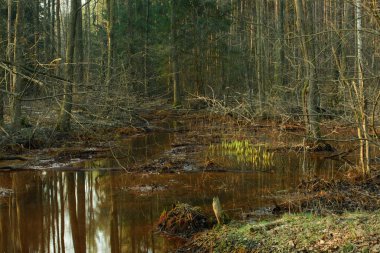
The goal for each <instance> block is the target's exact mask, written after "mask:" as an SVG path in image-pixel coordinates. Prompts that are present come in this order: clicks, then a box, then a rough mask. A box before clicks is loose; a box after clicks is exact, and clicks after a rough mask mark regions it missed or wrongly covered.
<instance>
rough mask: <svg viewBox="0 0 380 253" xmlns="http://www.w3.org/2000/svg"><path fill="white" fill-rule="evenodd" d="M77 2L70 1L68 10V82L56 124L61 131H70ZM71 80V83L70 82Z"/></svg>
mask: <svg viewBox="0 0 380 253" xmlns="http://www.w3.org/2000/svg"><path fill="white" fill-rule="evenodd" d="M78 8H79V6H78V1H77V0H71V10H70V16H71V18H70V23H69V29H68V36H67V49H66V79H67V80H69V81H68V82H65V85H64V97H63V105H62V108H61V114H60V118H59V122H58V129H60V130H62V131H69V130H70V121H71V110H72V107H73V94H72V93H73V83H71V82H72V81H73V80H74V65H73V64H74V51H75V36H76V30H77V29H76V21H77V10H78ZM70 80H71V82H70Z"/></svg>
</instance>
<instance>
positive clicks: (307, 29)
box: [294, 0, 321, 141]
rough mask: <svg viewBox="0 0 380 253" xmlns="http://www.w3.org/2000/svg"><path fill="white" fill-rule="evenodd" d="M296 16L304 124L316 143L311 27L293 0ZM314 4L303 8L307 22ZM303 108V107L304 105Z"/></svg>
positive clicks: (314, 71) (317, 97)
mask: <svg viewBox="0 0 380 253" xmlns="http://www.w3.org/2000/svg"><path fill="white" fill-rule="evenodd" d="M294 3H295V9H296V15H297V21H296V25H297V29H298V31H299V35H300V40H301V50H302V54H303V60H304V64H305V66H306V67H305V70H306V71H305V72H306V81H307V83H306V84H305V85H307V87H308V89H309V94H308V96H307V98H308V99H307V100H308V101H307V113H306V115H307V120H306V122H305V124H306V126H307V129H308V134H310V135H311V137H313V138H314V141H318V140H319V139H320V137H321V134H320V129H319V115H318V101H319V92H318V86H317V82H316V69H315V60H314V57H313V56H314V44H313V43H314V39H313V37H312V36H313V32H312V27H313V26H312V25H309V26H308V25H307V23H306V22H307V21H306V19H305V13H304V6H303V5H302V1H301V0H294ZM313 6H314V3H313V1H309V0H308V1H307V5H306V6H305V7H306V8H305V9H307V10H309V21H308V22H312V21H310V19H311V18H312V17H313V15H312V10H313ZM307 87H305V88H304V91H305V92H304V95H305V99H306V94H305V93H306V89H307ZM304 106H305V105H304Z"/></svg>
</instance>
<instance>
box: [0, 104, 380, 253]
mask: <svg viewBox="0 0 380 253" xmlns="http://www.w3.org/2000/svg"><path fill="white" fill-rule="evenodd" d="M132 118H133V119H132ZM132 118H131V120H130V121H129V122H126V123H120V124H116V125H107V124H104V125H103V126H100V125H97V126H92V127H91V126H89V127H82V126H81V125H80V124H78V125H76V127H75V128H74V129H73V131H72V132H70V133H66V134H62V133H59V132H55V131H54V130H53V129H54V128H51V127H50V128H48V127H47V128H43V127H33V126H36V125H37V124H36V122H34V121H33V118H31V119H30V122H31V126H29V127H27V128H24V129H22V130H21V131H20V132H18V133H11V132H10V131H7V130H8V129H7V128H5V129H2V131H1V133H0V143H1V150H0V170H3V171H4V170H7V171H9V170H25V169H26V170H28V169H38V170H39V169H54V168H57V169H58V168H59V169H64V170H78V169H82V168H78V167H77V166H74V165H73V164H71V163H69V162H68V161H72V160H76V159H80V160H86V159H94V158H102V157H108V158H112V159H115V160H118V154H115V152H114V150H113V148H112V147H117V146H118V145H119V141H120V140H121V139H122V140H129V139H132V140H133V139H134V138H139V137H144V136H149V135H152V134H169V135H171V136H172V140H171V142H170V144H169V148H168V149H167V150H166V151H165V152H162V154H161V155H159V156H158V157H156V158H154V159H148V160H143V161H139V162H135V163H132V164H128V166H125V167H124V169H125V170H127V171H128V172H132V173H140V172H154V173H173V172H194V171H220V172H223V171H226V170H227V168H225V167H224V166H223V164H220V163H219V162H218V161H217V160H213V159H212V158H207V157H206V158H203V159H197V157H199V156H197V155H196V154H199V153H200V152H204V151H205V150H207V149H208V148H209V147H210V145H211V144H215V143H221V142H222V141H223V140H225V139H229V140H238V141H245V140H253V139H255V141H254V142H255V145H256V144H257V145H261V143H263V142H265V141H266V140H267V139H266V138H268V137H270V143H266V146H265V147H266V149H267V150H269V151H270V152H277V153H278V152H285V153H286V152H296V153H303V152H307V153H308V155H310V156H316V157H318V159H332V160H337V161H340V162H343V163H345V164H347V165H348V167H351V169H348V170H345V172H344V173H343V174H344V175H343V176H342V178H341V179H340V180H335V181H325V180H322V179H315V178H314V179H310V180H308V181H305V182H301V184H300V186H299V188H298V191H296V192H294V193H291V194H287V195H286V196H282V199H284V201H282V202H281V203H278V204H276V206H275V207H274V208H273V210H272V211H273V213H275V214H276V216H273V220H271V221H269V222H268V221H253V220H248V221H245V222H243V223H242V222H236V221H235V222H231V223H230V224H227V225H219V226H216V227H214V228H213V229H211V230H206V231H204V232H200V233H198V234H196V235H195V236H194V237H192V238H191V239H190V240H189V242H188V244H187V245H186V246H185V247H183V248H182V249H180V250H179V252H210V251H212V252H284V251H285V252H294V251H299V252H311V251H316V252H320V251H338V252H358V251H362V252H380V233H379V232H378V231H380V230H379V229H380V212H379V211H377V210H379V207H380V176H379V174H378V173H377V172H374V173H373V174H372V176H371V177H370V178H366V179H363V178H362V177H361V176H360V174H358V173H357V172H356V170H355V165H354V164H355V158H354V152H355V151H356V149H357V144H353V143H349V144H345V143H342V142H329V144H327V143H323V144H322V145H318V146H314V145H313V144H312V143H307V142H305V141H304V140H303V136H304V128H303V126H302V123H299V122H296V121H293V120H290V119H288V118H286V117H285V118H278V119H270V120H267V119H260V120H255V121H247V120H246V119H241V118H236V117H234V116H231V115H229V114H223V115H220V114H210V113H209V112H207V111H194V110H172V109H168V108H160V107H158V108H150V109H145V110H140V111H138V112H136V113H134V115H133V117H132ZM322 131H323V133H324V135H326V136H328V138H329V139H331V140H334V139H335V138H338V137H345V136H355V134H356V132H355V131H356V130H355V129H354V128H352V127H350V126H348V127H347V126H343V125H341V124H339V122H331V121H329V122H325V124H323V126H322ZM118 165H120V162H119V161H118ZM111 169H120V166H117V167H115V168H111ZM268 172H269V173H271V172H270V171H268ZM284 213H285V215H284ZM290 213H291V214H290Z"/></svg>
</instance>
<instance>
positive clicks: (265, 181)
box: [0, 135, 340, 253]
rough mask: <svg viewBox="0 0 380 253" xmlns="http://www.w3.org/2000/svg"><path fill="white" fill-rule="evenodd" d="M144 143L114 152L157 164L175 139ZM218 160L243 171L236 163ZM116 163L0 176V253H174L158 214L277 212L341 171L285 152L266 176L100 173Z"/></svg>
mask: <svg viewBox="0 0 380 253" xmlns="http://www.w3.org/2000/svg"><path fill="white" fill-rule="evenodd" d="M143 138H144V140H145V141H144V142H143V144H142V141H141V140H140V141H136V140H131V141H130V142H128V143H126V144H125V145H126V147H124V149H123V148H121V149H120V150H114V153H115V154H117V153H124V154H125V153H126V152H129V155H126V157H125V158H124V159H126V160H128V161H129V160H130V159H131V157H133V159H134V160H136V159H137V160H139V159H143V158H144V157H145V158H147V157H155V156H158V155H159V154H160V152H161V153H162V152H163V151H164V150H167V149H169V148H170V141H171V137H170V135H160V136H154V135H153V136H149V137H143ZM200 155H201V156H205V154H200ZM207 156H210V154H207ZM212 159H213V160H215V159H218V156H217V155H214V156H213V157H212ZM220 159H222V162H224V163H226V164H231V163H232V164H234V163H235V164H234V166H235V167H238V166H239V164H238V161H236V160H234V159H233V157H232V158H231V159H227V160H226V156H224V157H220ZM112 161H113V159H103V160H102V159H98V160H96V159H95V160H92V161H88V162H84V163H83V162H81V163H79V165H80V166H81V167H84V168H86V170H84V171H70V170H66V171H57V170H46V171H41V170H35V171H19V172H2V173H0V188H2V189H9V190H11V191H12V192H11V193H10V194H5V195H6V196H5V197H2V198H0V252H76V253H78V252H79V253H81V252H133V253H134V252H156V253H163V252H169V251H172V250H174V249H175V248H176V247H178V246H179V245H180V244H181V240H177V239H170V238H165V237H162V236H160V235H158V234H157V233H155V231H154V227H155V222H156V221H157V219H158V218H159V216H160V213H161V212H162V211H163V210H165V209H170V208H171V206H172V205H173V204H175V203H177V202H186V203H190V204H192V205H199V206H201V207H203V208H204V209H205V210H206V211H208V212H211V210H210V209H211V202H212V198H213V197H214V196H219V198H220V199H221V202H222V205H223V208H224V209H226V210H227V212H228V213H229V214H230V215H231V216H233V217H235V218H240V217H241V214H242V213H243V212H249V211H252V210H255V209H257V208H262V207H270V206H272V205H273V203H274V199H275V197H274V195H276V194H277V195H278V194H279V193H280V192H281V193H282V192H284V191H289V190H292V189H294V188H295V187H296V185H297V184H298V183H299V182H300V179H301V178H305V177H308V176H311V175H320V176H323V177H328V178H332V177H334V176H335V175H336V174H337V170H338V169H337V168H338V167H339V166H340V164H337V163H336V162H333V161H328V160H321V159H312V158H307V159H306V160H305V159H304V157H303V156H302V154H296V153H293V154H289V153H284V154H276V155H275V156H274V158H273V164H272V165H271V169H269V170H243V171H233V170H229V171H228V172H200V171H197V172H191V173H185V172H181V173H171V174H150V173H143V174H127V173H125V172H124V171H107V170H103V169H104V167H107V166H109V167H117V164H115V163H114V162H112ZM120 161H122V162H125V160H122V159H121V160H120ZM126 164H127V163H126ZM229 166H230V165H229ZM100 167H101V168H102V170H98V168H100Z"/></svg>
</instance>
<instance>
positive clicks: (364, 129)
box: [355, 0, 370, 175]
mask: <svg viewBox="0 0 380 253" xmlns="http://www.w3.org/2000/svg"><path fill="white" fill-rule="evenodd" d="M355 15H356V64H357V78H358V80H357V88H356V89H355V91H356V96H357V100H358V104H359V109H358V115H359V116H358V124H359V127H358V138H359V140H360V163H361V167H362V170H363V174H365V175H367V174H369V172H370V168H369V140H368V117H367V108H366V95H365V88H364V79H363V77H364V76H363V56H362V55H363V53H362V52H363V42H362V35H361V30H362V3H361V0H355Z"/></svg>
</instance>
